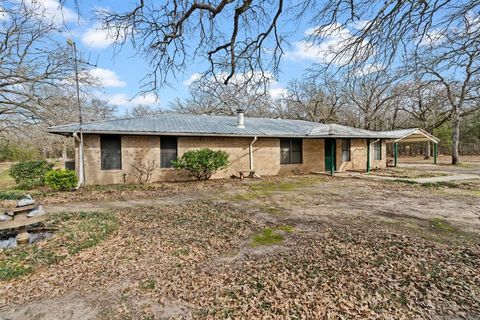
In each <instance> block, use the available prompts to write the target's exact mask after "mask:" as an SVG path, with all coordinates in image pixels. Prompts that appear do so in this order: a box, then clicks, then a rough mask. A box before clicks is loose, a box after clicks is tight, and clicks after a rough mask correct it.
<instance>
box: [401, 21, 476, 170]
mask: <svg viewBox="0 0 480 320" xmlns="http://www.w3.org/2000/svg"><path fill="white" fill-rule="evenodd" d="M479 58H480V20H479V19H478V17H472V16H471V15H469V14H466V15H465V16H464V17H463V24H462V25H460V26H456V27H455V28H452V29H451V30H449V32H448V33H446V34H445V35H443V36H442V37H441V38H438V39H436V40H435V41H432V42H431V43H429V44H428V45H425V46H424V48H423V49H422V51H416V52H415V53H414V56H413V58H412V59H411V61H413V64H412V65H411V66H410V67H411V68H414V69H415V70H417V71H418V72H419V73H420V74H421V76H422V79H423V81H425V82H427V83H429V84H432V85H436V86H440V87H442V88H443V90H444V91H445V95H446V101H447V102H448V107H449V110H448V113H449V117H450V119H451V121H452V127H453V130H452V164H457V163H459V157H458V155H459V154H458V147H459V141H460V122H461V119H462V118H463V117H465V116H468V115H470V114H472V113H473V112H475V111H476V110H478V109H480V59H479Z"/></svg>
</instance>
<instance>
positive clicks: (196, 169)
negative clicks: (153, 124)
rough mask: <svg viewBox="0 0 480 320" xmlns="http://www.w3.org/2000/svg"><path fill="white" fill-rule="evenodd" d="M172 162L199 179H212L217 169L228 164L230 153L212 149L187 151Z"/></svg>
mask: <svg viewBox="0 0 480 320" xmlns="http://www.w3.org/2000/svg"><path fill="white" fill-rule="evenodd" d="M172 163H173V166H174V167H175V168H176V169H179V170H181V169H183V170H187V171H188V172H189V173H190V175H192V176H194V177H195V178H197V180H202V179H210V177H211V176H212V175H213V174H214V173H215V172H217V170H219V169H223V168H225V167H226V166H227V165H228V154H227V153H226V152H225V151H221V150H219V151H213V150H211V149H201V150H196V151H187V152H185V153H184V154H183V155H182V157H181V158H178V159H177V160H173V161H172Z"/></svg>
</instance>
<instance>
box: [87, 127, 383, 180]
mask: <svg viewBox="0 0 480 320" xmlns="http://www.w3.org/2000/svg"><path fill="white" fill-rule="evenodd" d="M160 139H161V137H159V136H122V138H121V143H122V169H121V170H101V163H100V161H101V158H100V136H99V135H84V153H85V175H86V183H87V184H119V183H124V182H126V183H135V182H136V178H135V177H134V176H133V175H132V173H131V171H132V169H131V168H132V164H133V163H135V162H138V161H143V162H147V161H155V164H156V169H155V170H154V173H153V177H152V181H180V180H187V179H190V177H188V175H187V174H186V173H184V172H179V171H177V170H175V169H161V168H160V167H159V166H160ZM177 141H178V156H181V155H182V154H183V153H184V152H185V151H188V150H196V149H202V148H210V149H213V150H223V151H226V152H227V153H228V154H229V162H230V164H229V166H228V167H227V168H226V169H224V170H221V171H219V172H217V173H216V174H215V175H214V176H213V178H224V177H229V176H231V175H232V174H236V175H238V173H239V171H249V170H250V164H249V161H250V160H249V152H248V147H249V144H250V143H251V141H252V138H229V137H228V138H222V137H178V140H177ZM366 144H367V142H366V140H365V139H352V140H351V161H349V162H346V163H342V161H341V160H342V155H341V152H342V145H341V140H337V170H339V171H345V170H365V169H366V154H367V153H366ZM77 147H78V146H77ZM324 148H325V147H324V140H323V139H303V163H301V164H282V165H281V164H280V139H278V138H258V140H257V141H256V142H255V144H254V145H253V168H254V171H255V172H256V173H258V174H260V175H262V176H270V175H282V174H292V173H295V174H297V173H310V172H312V171H324V170H325V160H324ZM77 154H78V152H77ZM385 156H386V147H385V142H384V143H383V144H382V160H381V161H372V168H375V167H385V166H386V165H385V164H386V161H385ZM372 158H373V153H372ZM77 161H78V155H77ZM77 163H78V162H77ZM77 170H78V166H77Z"/></svg>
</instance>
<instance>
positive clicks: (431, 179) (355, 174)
mask: <svg viewBox="0 0 480 320" xmlns="http://www.w3.org/2000/svg"><path fill="white" fill-rule="evenodd" d="M335 176H338V177H351V178H362V179H370V180H389V181H405V182H412V183H420V184H426V183H437V182H450V181H464V180H474V179H480V175H478V174H463V173H460V174H453V175H448V176H439V177H429V178H398V177H386V176H376V175H373V174H366V173H361V172H341V173H335Z"/></svg>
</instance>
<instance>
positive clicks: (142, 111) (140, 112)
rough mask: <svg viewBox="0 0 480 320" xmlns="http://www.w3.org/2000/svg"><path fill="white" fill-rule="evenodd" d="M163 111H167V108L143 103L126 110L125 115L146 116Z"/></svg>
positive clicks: (133, 116)
mask: <svg viewBox="0 0 480 320" xmlns="http://www.w3.org/2000/svg"><path fill="white" fill-rule="evenodd" d="M162 113H165V110H164V109H162V108H160V107H153V106H147V105H142V104H141V105H138V106H134V107H133V108H131V109H129V110H127V111H125V117H127V118H128V117H132V118H135V117H145V116H152V115H156V114H162Z"/></svg>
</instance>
